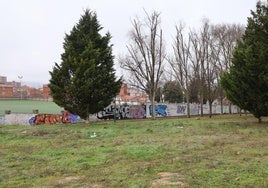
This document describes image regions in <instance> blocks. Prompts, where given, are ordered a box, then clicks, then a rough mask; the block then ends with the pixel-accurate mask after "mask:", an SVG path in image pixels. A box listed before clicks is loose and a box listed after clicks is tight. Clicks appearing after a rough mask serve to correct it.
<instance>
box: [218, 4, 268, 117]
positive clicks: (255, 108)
mask: <svg viewBox="0 0 268 188" xmlns="http://www.w3.org/2000/svg"><path fill="white" fill-rule="evenodd" d="M251 15H252V17H250V18H248V25H247V27H246V30H245V34H244V35H243V37H242V39H241V40H240V41H239V42H238V45H237V47H236V48H235V50H234V53H233V61H232V62H233V66H232V67H231V68H230V70H229V72H226V73H225V74H224V75H222V77H221V84H222V87H223V88H224V90H225V92H226V95H227V97H228V99H229V100H231V101H232V102H233V103H234V104H236V105H237V106H239V107H240V108H241V109H244V110H247V111H249V112H251V113H252V114H253V115H254V116H255V117H256V118H258V119H259V122H260V121H261V117H262V116H268V5H267V3H265V2H261V1H259V2H258V3H257V5H256V11H255V12H254V11H251Z"/></svg>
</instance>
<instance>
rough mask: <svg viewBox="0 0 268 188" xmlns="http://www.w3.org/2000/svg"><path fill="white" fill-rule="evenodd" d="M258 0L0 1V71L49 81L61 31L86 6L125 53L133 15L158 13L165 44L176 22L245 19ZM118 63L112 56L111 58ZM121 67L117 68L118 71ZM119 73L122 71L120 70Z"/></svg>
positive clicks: (67, 29) (190, 24)
mask: <svg viewBox="0 0 268 188" xmlns="http://www.w3.org/2000/svg"><path fill="white" fill-rule="evenodd" d="M256 2H257V0H24V1H22V0H0V7H1V11H0V18H1V30H0V48H1V49H0V53H1V58H0V75H1V76H7V77H8V81H12V80H14V81H19V79H18V76H23V79H22V82H23V83H27V84H29V83H30V82H31V83H40V85H41V84H43V83H48V82H49V79H50V75H49V73H48V71H50V70H52V67H53V65H54V62H60V55H61V53H63V48H62V44H63V41H64V36H65V33H69V32H70V30H71V29H72V27H73V26H74V25H75V24H76V23H77V22H78V20H79V18H80V17H81V14H83V11H84V10H85V9H87V8H88V9H90V10H93V11H95V12H96V13H97V16H98V20H99V22H100V24H101V25H102V26H103V27H104V29H103V32H104V33H106V32H107V31H109V32H110V33H111V35H112V37H113V38H112V40H111V43H112V44H114V48H113V52H114V55H115V56H117V55H119V54H123V53H124V52H125V51H126V49H125V46H126V44H127V41H128V40H129V36H128V33H129V31H130V30H131V28H132V26H131V19H133V18H135V17H136V16H139V17H144V9H145V10H146V11H147V12H149V13H150V12H152V11H153V10H155V11H158V12H160V13H161V20H162V28H163V33H164V37H165V40H166V41H167V44H166V45H167V46H168V45H170V44H169V43H170V42H171V39H172V37H174V35H175V25H176V24H178V23H179V22H180V21H183V22H184V23H185V24H186V26H187V27H190V28H197V29H198V28H199V27H200V25H201V20H202V19H203V18H204V17H206V18H208V19H209V20H210V21H211V23H213V24H217V23H240V24H244V25H246V24H247V17H249V16H250V10H255V6H256ZM115 63H116V59H115ZM118 72H120V71H118ZM119 74H120V73H119Z"/></svg>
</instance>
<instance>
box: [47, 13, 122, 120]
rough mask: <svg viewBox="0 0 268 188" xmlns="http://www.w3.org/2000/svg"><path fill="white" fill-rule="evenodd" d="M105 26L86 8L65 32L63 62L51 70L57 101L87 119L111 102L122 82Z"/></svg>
mask: <svg viewBox="0 0 268 188" xmlns="http://www.w3.org/2000/svg"><path fill="white" fill-rule="evenodd" d="M101 29H102V27H101V26H100V24H99V22H98V20H97V15H96V13H93V12H91V11H90V10H85V12H84V15H82V16H81V18H80V20H79V22H78V24H76V25H75V26H74V27H73V29H72V30H71V32H70V34H66V36H65V39H64V44H63V48H64V53H63V54H62V55H61V59H62V61H61V63H60V64H58V63H55V66H54V67H53V70H52V71H51V72H49V73H50V75H51V79H50V83H49V88H50V89H51V95H52V97H53V100H54V102H55V103H56V104H58V105H59V106H61V107H64V109H66V110H68V111H70V112H71V113H74V114H77V115H79V116H80V117H81V118H84V119H88V117H89V114H93V113H96V112H98V111H100V110H102V109H103V108H104V107H106V106H108V105H109V104H110V103H111V101H112V100H113V98H114V97H115V96H116V94H117V93H118V92H119V90H120V87H121V84H122V80H121V78H120V79H116V76H115V70H114V68H113V65H114V61H113V59H114V57H113V55H112V45H110V44H109V42H110V39H111V36H110V34H109V33H107V34H106V35H104V36H102V35H101V34H100V33H99V32H100V30H101Z"/></svg>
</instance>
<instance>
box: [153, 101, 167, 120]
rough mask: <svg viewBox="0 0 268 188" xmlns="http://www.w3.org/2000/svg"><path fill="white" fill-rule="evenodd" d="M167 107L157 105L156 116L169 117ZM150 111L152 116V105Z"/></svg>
mask: <svg viewBox="0 0 268 188" xmlns="http://www.w3.org/2000/svg"><path fill="white" fill-rule="evenodd" d="M166 109H167V105H165V104H158V105H155V115H157V116H158V115H160V116H164V117H166V116H167V111H166ZM149 110H150V115H152V105H150V106H149Z"/></svg>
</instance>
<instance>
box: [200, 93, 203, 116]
mask: <svg viewBox="0 0 268 188" xmlns="http://www.w3.org/2000/svg"><path fill="white" fill-rule="evenodd" d="M203 100H204V96H203V93H201V94H200V110H201V114H200V115H201V117H203V116H204V112H203Z"/></svg>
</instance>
